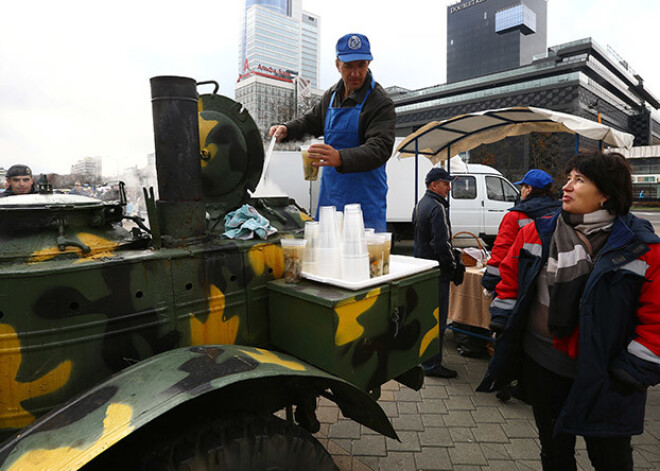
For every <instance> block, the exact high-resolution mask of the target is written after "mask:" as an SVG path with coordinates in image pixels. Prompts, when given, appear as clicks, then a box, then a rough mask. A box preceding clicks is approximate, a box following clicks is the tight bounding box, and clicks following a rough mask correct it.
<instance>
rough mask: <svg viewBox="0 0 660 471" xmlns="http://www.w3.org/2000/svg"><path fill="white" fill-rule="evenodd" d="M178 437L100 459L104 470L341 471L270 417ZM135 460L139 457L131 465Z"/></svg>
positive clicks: (213, 425)
mask: <svg viewBox="0 0 660 471" xmlns="http://www.w3.org/2000/svg"><path fill="white" fill-rule="evenodd" d="M176 435H178V436H177V437H176V438H175V439H173V440H172V441H171V442H169V443H162V442H160V443H154V444H153V447H149V448H150V449H149V451H147V449H146V448H142V449H141V450H138V449H137V448H138V447H140V445H138V447H131V448H132V449H131V450H127V449H124V450H122V452H121V453H115V454H114V456H112V459H109V460H104V459H103V456H99V457H98V458H97V462H98V464H99V465H101V466H100V468H101V469H139V470H144V471H147V470H148V471H184V470H185V471H220V470H223V471H234V470H236V471H239V470H240V471H309V470H317V471H338V468H337V467H336V466H335V464H334V462H333V461H332V457H331V456H330V454H329V453H328V452H327V451H326V449H325V448H323V446H322V445H321V444H320V443H319V442H318V441H317V440H316V439H315V438H314V437H313V436H312V435H311V434H310V433H309V432H307V431H306V430H304V429H302V428H301V427H298V426H297V425H295V424H293V423H291V422H287V421H285V420H282V419H279V418H277V417H275V416H272V415H264V416H249V417H240V418H236V419H233V420H228V419H218V420H215V421H212V422H208V423H206V424H197V425H193V426H192V427H189V428H188V429H187V430H181V431H180V432H179V433H177V434H176ZM142 445H144V442H142ZM117 451H119V450H117ZM131 456H132V457H133V458H135V459H134V460H132V462H131V463H130V464H127V463H126V461H129V460H131ZM138 456H139V457H138ZM107 458H110V456H108V457H107ZM119 461H123V462H124V463H121V464H120V463H119ZM110 462H112V463H110ZM138 462H139V464H138ZM101 463H103V464H101ZM116 465H119V466H121V468H117V467H116ZM136 465H137V466H136ZM93 469H98V468H96V467H94V468H93Z"/></svg>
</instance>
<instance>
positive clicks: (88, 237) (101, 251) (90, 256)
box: [28, 232, 119, 263]
mask: <svg viewBox="0 0 660 471" xmlns="http://www.w3.org/2000/svg"><path fill="white" fill-rule="evenodd" d="M78 240H80V242H82V243H83V244H85V245H87V246H89V248H90V249H91V250H90V252H89V253H83V251H82V249H80V248H78V247H66V248H65V249H64V251H62V250H60V249H59V247H58V246H57V245H54V246H52V247H46V248H44V249H41V250H37V251H35V252H33V253H32V255H31V256H30V259H29V260H28V263H39V262H45V261H46V260H50V259H52V258H55V257H57V256H58V255H62V254H63V253H74V254H77V255H78V256H79V257H81V258H80V260H78V262H81V261H88V260H96V259H100V258H108V257H112V256H114V251H115V250H116V249H117V246H118V245H119V244H118V243H117V242H114V241H112V240H108V239H106V238H104V237H99V236H97V235H94V234H89V233H85V232H80V233H78Z"/></svg>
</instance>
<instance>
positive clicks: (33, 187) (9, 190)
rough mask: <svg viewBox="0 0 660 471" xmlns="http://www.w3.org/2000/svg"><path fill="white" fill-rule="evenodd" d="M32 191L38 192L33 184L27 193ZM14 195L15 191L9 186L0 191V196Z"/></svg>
mask: <svg viewBox="0 0 660 471" xmlns="http://www.w3.org/2000/svg"><path fill="white" fill-rule="evenodd" d="M33 193H38V191H37V188H36V187H35V186H34V185H32V191H30V193H27V194H33ZM15 195H16V193H14V192H13V191H12V189H11V187H9V188H7V189H6V190H5V191H4V192H2V193H0V198H3V197H5V196H15Z"/></svg>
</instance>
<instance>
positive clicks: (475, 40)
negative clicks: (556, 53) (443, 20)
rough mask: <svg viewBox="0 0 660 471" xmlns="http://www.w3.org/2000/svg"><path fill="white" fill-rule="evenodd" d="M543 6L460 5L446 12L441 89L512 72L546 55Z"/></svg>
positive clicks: (494, 0) (485, 1)
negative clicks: (444, 85) (444, 78)
mask: <svg viewBox="0 0 660 471" xmlns="http://www.w3.org/2000/svg"><path fill="white" fill-rule="evenodd" d="M547 8H548V7H547V2H546V0H462V1H460V2H457V3H454V4H452V5H449V6H448V7H447V83H452V82H458V81H461V80H466V79H470V78H473V77H478V76H481V75H486V74H490V73H493V72H499V71H502V70H508V69H514V68H516V67H520V66H523V65H526V64H529V63H530V62H531V61H532V58H533V57H534V56H535V55H536V54H541V53H543V52H544V51H545V49H546V46H547V44H546V41H547V34H546V24H547Z"/></svg>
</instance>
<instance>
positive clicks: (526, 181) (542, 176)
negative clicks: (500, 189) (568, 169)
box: [514, 168, 552, 189]
mask: <svg viewBox="0 0 660 471" xmlns="http://www.w3.org/2000/svg"><path fill="white" fill-rule="evenodd" d="M514 185H529V186H531V187H533V188H540V189H543V188H545V187H546V186H548V185H552V177H551V176H550V175H548V174H547V173H546V172H544V171H543V170H539V169H536V168H535V169H532V170H530V171H529V172H527V173H526V174H525V176H524V177H523V179H522V180H520V181H519V182H515V183H514Z"/></svg>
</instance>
